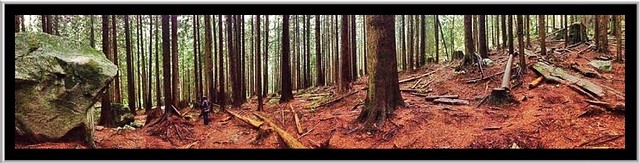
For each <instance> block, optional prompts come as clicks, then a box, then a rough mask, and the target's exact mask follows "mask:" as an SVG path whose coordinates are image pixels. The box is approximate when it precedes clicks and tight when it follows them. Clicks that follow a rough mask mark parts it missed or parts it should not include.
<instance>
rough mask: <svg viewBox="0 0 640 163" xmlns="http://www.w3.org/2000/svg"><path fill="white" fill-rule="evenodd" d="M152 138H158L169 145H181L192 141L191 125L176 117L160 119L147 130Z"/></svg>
mask: <svg viewBox="0 0 640 163" xmlns="http://www.w3.org/2000/svg"><path fill="white" fill-rule="evenodd" d="M149 133H150V135H152V136H158V137H160V138H162V139H164V140H167V141H169V142H171V144H174V145H175V144H181V142H183V141H186V140H194V139H195V138H194V135H193V124H191V123H189V122H187V121H185V120H184V119H182V118H179V117H177V116H169V117H168V118H166V119H164V118H163V119H160V122H158V123H157V124H156V125H155V126H154V127H152V128H149Z"/></svg>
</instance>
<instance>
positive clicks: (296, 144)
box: [253, 112, 307, 149]
mask: <svg viewBox="0 0 640 163" xmlns="http://www.w3.org/2000/svg"><path fill="white" fill-rule="evenodd" d="M253 114H254V115H256V116H258V118H260V119H262V120H263V121H265V122H266V123H267V124H269V126H271V128H273V130H275V131H276V132H277V133H278V135H279V136H280V138H282V140H283V141H284V143H285V144H287V147H289V148H293V149H307V147H306V146H304V144H302V143H301V142H300V141H299V140H298V139H296V138H294V137H293V136H291V134H289V133H287V131H285V130H283V129H282V128H281V127H279V126H278V125H276V124H275V123H273V121H271V120H270V119H268V118H267V117H266V116H264V115H262V114H260V113H257V112H254V113H253Z"/></svg>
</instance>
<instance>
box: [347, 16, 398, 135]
mask: <svg viewBox="0 0 640 163" xmlns="http://www.w3.org/2000/svg"><path fill="white" fill-rule="evenodd" d="M366 19H367V25H366V30H367V33H369V35H367V37H368V38H367V41H368V44H367V45H368V46H367V50H368V51H369V52H368V53H369V56H368V58H367V60H369V63H371V64H373V65H371V66H369V67H368V68H367V71H369V75H370V77H369V79H368V90H367V97H366V100H365V106H364V109H362V111H361V112H360V114H359V116H358V118H357V121H359V122H362V123H364V129H365V130H369V131H371V130H379V129H381V128H382V127H383V124H384V121H385V120H386V119H387V117H391V115H392V113H393V110H394V109H395V108H396V107H397V106H403V105H404V101H403V100H402V96H401V95H400V86H399V84H398V72H397V71H396V70H397V60H396V54H395V53H396V52H395V49H396V47H395V46H396V44H395V37H394V35H395V27H394V26H395V25H394V22H395V17H394V16H393V15H367V16H366Z"/></svg>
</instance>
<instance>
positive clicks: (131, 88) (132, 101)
mask: <svg viewBox="0 0 640 163" xmlns="http://www.w3.org/2000/svg"><path fill="white" fill-rule="evenodd" d="M124 30H125V31H124V34H125V37H124V38H125V48H126V55H127V103H128V104H129V109H131V112H133V113H134V114H135V112H136V92H135V81H134V76H133V74H134V73H133V54H131V34H130V32H131V30H130V29H129V15H125V16H124Z"/></svg>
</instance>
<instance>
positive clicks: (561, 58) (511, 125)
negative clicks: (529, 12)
mask: <svg viewBox="0 0 640 163" xmlns="http://www.w3.org/2000/svg"><path fill="white" fill-rule="evenodd" d="M548 46H551V47H553V46H555V47H558V49H561V48H560V47H563V43H557V44H555V43H549V44H548ZM615 46H616V45H615V44H612V45H611V46H610V47H611V54H615V52H616V51H615ZM586 48H588V45H587V44H582V45H579V46H576V47H574V48H570V52H565V53H556V54H554V56H556V57H555V59H556V62H554V63H555V65H556V66H559V67H562V68H563V69H564V70H565V71H567V72H569V73H570V74H573V75H575V76H577V77H580V78H583V79H586V80H589V81H592V82H594V83H597V84H600V85H606V86H609V87H612V88H614V89H615V90H617V91H619V92H622V93H624V92H625V64H619V63H615V62H614V64H613V71H611V72H600V74H602V75H603V76H604V78H586V77H584V76H582V75H580V74H578V73H576V72H575V71H573V70H571V69H570V68H569V63H571V62H577V63H578V64H580V65H583V66H585V67H586V66H588V64H587V63H588V62H589V60H592V59H594V58H595V57H598V56H600V55H601V54H598V53H595V52H593V51H592V50H586V51H584V53H583V54H578V52H579V51H582V50H583V49H586ZM490 58H491V59H492V60H493V61H494V63H495V65H494V66H491V67H485V70H484V74H485V75H490V74H495V73H498V72H501V71H503V70H504V65H505V63H506V62H507V59H508V55H506V51H505V50H494V51H491V52H490ZM538 59H539V58H534V57H532V58H528V59H527V64H528V65H531V64H533V63H535V62H536V61H537V60H538ZM516 61H518V60H517V59H515V60H514V62H516ZM458 63H459V61H455V62H453V63H442V64H428V65H427V66H425V67H423V68H421V69H418V70H415V71H411V72H400V80H402V79H407V78H410V77H414V76H418V75H422V74H425V73H429V72H433V73H432V74H431V75H428V76H426V77H423V78H422V79H418V80H413V81H410V82H405V83H402V84H401V85H400V88H401V89H411V87H412V86H413V85H414V84H416V82H418V81H419V80H420V81H421V82H420V83H419V84H418V85H416V89H422V90H431V92H430V93H428V94H429V95H444V94H448V95H459V99H466V100H469V102H470V104H469V105H445V104H434V103H433V102H431V101H426V100H425V99H424V97H420V96H416V95H414V94H413V93H410V92H402V97H403V99H404V101H405V103H406V106H403V107H399V108H397V109H396V110H395V111H394V113H393V114H394V115H393V117H392V118H391V119H390V120H389V121H387V122H386V123H385V125H384V126H383V127H382V129H381V131H379V132H375V133H366V132H363V131H362V130H354V128H355V127H356V126H358V125H356V123H353V122H354V120H355V119H356V117H357V116H358V114H359V113H360V111H361V110H362V105H358V104H359V103H362V102H363V101H364V99H365V98H366V90H362V89H363V88H365V87H366V81H367V78H366V77H362V78H359V79H358V80H357V81H356V82H354V83H353V85H352V87H353V88H352V90H356V91H357V92H356V93H355V94H352V95H350V96H346V97H345V98H343V99H341V100H340V101H337V102H335V103H332V104H329V105H326V106H324V107H318V108H315V109H310V107H311V106H314V105H317V104H318V103H321V102H319V101H318V100H320V101H325V100H327V99H332V98H335V97H340V96H341V95H335V93H333V91H334V89H333V88H332V87H321V88H310V89H309V90H305V91H301V92H298V93H295V97H296V98H295V99H294V100H293V101H291V102H288V103H283V104H279V103H277V99H276V98H274V99H272V100H271V101H270V102H267V101H269V99H267V100H265V109H264V111H263V112H261V113H263V114H264V115H266V116H267V117H269V118H270V119H271V120H272V121H274V122H275V123H276V125H278V126H280V127H281V128H283V129H284V130H286V131H287V132H288V133H289V134H291V135H293V137H295V138H297V139H298V140H299V141H300V142H301V143H302V144H304V145H305V146H307V147H312V148H317V147H318V146H322V145H320V144H323V142H325V143H326V142H328V146H326V145H327V144H325V147H327V148H400V149H404V148H625V146H624V144H625V117H624V115H623V114H616V113H612V112H600V113H597V114H592V115H588V116H581V115H583V113H585V112H586V111H587V110H589V109H588V107H587V106H588V105H589V104H588V103H587V102H585V100H586V99H588V98H586V97H585V96H583V95H581V94H579V93H577V92H576V91H574V90H572V89H571V88H569V87H568V86H566V85H563V84H558V83H550V82H545V83H543V84H541V85H539V86H538V87H535V88H533V89H529V88H528V85H529V82H531V81H533V80H534V79H536V78H537V77H538V76H539V75H538V74H536V72H535V71H534V70H532V69H531V68H527V70H526V74H524V76H523V78H522V83H521V84H517V81H519V80H517V79H513V80H512V81H516V82H512V84H513V85H516V86H515V87H514V88H513V89H512V91H511V94H512V95H513V96H514V97H515V98H516V99H517V100H518V101H519V102H517V103H514V104H511V105H507V106H501V107H496V106H490V105H489V104H488V103H487V102H484V103H483V104H482V105H480V106H479V107H476V106H477V105H478V103H480V102H481V101H482V99H483V98H482V97H484V96H485V95H488V94H489V93H490V92H491V90H492V88H495V87H498V86H499V85H500V81H501V78H502V75H498V76H495V77H492V78H491V79H489V80H483V81H479V82H477V83H470V84H466V83H465V81H467V80H470V79H476V78H479V76H480V72H479V71H478V70H476V69H468V70H467V72H466V73H463V74H456V73H454V67H455V66H457V65H458ZM327 93H329V94H331V95H328V96H321V95H318V94H327ZM523 98H524V99H523ZM255 100H256V98H255V97H254V98H252V99H249V100H248V102H247V103H245V104H244V105H243V106H242V107H241V108H233V109H231V110H233V111H234V112H236V113H239V114H240V115H244V116H247V117H252V116H250V115H251V112H255V111H254V110H255V108H256V101H255ZM602 100H603V101H607V102H624V99H621V98H619V97H616V96H614V95H613V94H611V93H607V95H606V96H605V98H603V99H602ZM188 109H189V108H187V110H188ZM292 109H293V110H295V112H296V113H298V115H299V118H300V124H301V126H302V128H303V129H304V131H303V132H304V133H303V134H299V133H298V132H297V131H296V123H295V121H294V115H293V114H292V112H291V110H292ZM182 112H184V110H183V111H182ZM189 114H194V117H197V115H198V114H199V111H191V112H190V113H189ZM585 115H586V114H585ZM135 119H136V121H140V122H144V119H145V115H144V113H142V112H139V113H138V116H136V117H135ZM254 119H256V118H254ZM190 123H192V124H194V130H193V131H194V137H195V138H194V139H190V140H184V141H180V142H176V143H175V144H173V143H171V142H170V141H166V140H163V139H161V138H159V137H157V136H150V135H149V133H148V130H149V129H148V128H147V127H143V128H139V129H136V130H122V131H115V130H114V129H111V128H105V129H104V130H101V131H96V135H95V139H96V142H97V143H96V144H97V146H98V147H99V148H287V146H286V145H285V144H284V143H283V142H282V140H281V139H280V137H279V136H278V134H277V133H276V132H261V130H259V129H256V128H254V127H253V126H251V125H249V124H247V123H245V122H244V121H242V120H240V119H238V118H232V116H231V115H230V114H226V113H217V114H213V116H212V117H211V123H210V124H209V126H205V125H204V124H203V121H202V118H195V119H193V120H191V121H190ZM258 137H262V138H264V139H263V140H262V141H256V138H258ZM516 146H517V147H516ZM16 148H86V146H84V145H82V144H81V143H79V142H56V143H43V144H32V145H25V144H16Z"/></svg>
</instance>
